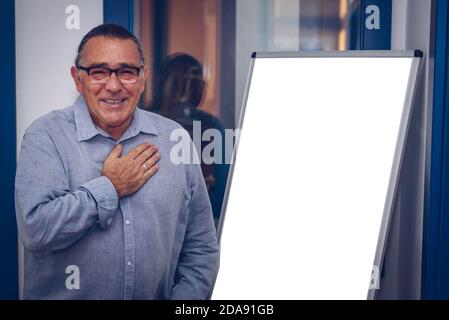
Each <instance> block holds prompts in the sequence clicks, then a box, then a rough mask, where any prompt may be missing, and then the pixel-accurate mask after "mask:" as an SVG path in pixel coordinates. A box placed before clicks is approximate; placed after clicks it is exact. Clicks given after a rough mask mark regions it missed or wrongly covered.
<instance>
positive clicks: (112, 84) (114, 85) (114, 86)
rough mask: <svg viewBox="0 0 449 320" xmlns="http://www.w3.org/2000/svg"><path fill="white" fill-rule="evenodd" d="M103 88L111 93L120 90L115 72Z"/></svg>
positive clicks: (120, 86)
mask: <svg viewBox="0 0 449 320" xmlns="http://www.w3.org/2000/svg"><path fill="white" fill-rule="evenodd" d="M104 87H105V89H106V90H108V91H111V92H117V91H120V89H121V88H122V83H121V82H120V80H119V78H118V77H117V74H116V73H115V72H112V73H111V76H110V77H109V79H108V81H107V82H106V84H105V86H104Z"/></svg>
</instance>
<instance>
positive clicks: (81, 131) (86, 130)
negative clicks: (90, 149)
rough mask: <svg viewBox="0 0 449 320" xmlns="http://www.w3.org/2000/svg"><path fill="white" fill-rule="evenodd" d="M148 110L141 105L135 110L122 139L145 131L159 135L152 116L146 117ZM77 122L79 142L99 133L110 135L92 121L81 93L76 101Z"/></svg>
mask: <svg viewBox="0 0 449 320" xmlns="http://www.w3.org/2000/svg"><path fill="white" fill-rule="evenodd" d="M145 112H146V111H143V110H141V109H140V108H139V107H137V108H136V110H135V111H134V117H133V120H132V122H131V125H130V126H129V128H128V129H127V130H126V131H125V132H124V133H123V135H122V137H120V139H119V140H120V141H123V140H126V139H129V138H132V137H134V136H136V135H137V134H139V132H144V133H148V134H153V135H157V134H158V132H157V129H156V127H155V126H154V124H153V121H152V119H151V118H150V117H145V116H144V113H145ZM74 114H75V124H76V133H77V135H78V142H81V141H86V140H89V139H91V138H93V137H95V136H96V135H98V134H101V135H103V136H106V137H110V136H109V135H108V134H107V133H105V132H104V131H103V130H101V129H100V128H97V126H96V125H95V124H94V122H93V121H92V117H91V116H90V113H89V109H88V108H87V105H86V101H85V99H84V97H83V95H80V96H79V97H78V98H77V99H76V101H75V109H74Z"/></svg>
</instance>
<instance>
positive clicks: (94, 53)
mask: <svg viewBox="0 0 449 320" xmlns="http://www.w3.org/2000/svg"><path fill="white" fill-rule="evenodd" d="M80 65H81V66H82V67H85V68H89V67H92V66H98V65H102V66H105V67H107V68H110V69H117V68H120V67H123V66H134V67H140V66H141V62H140V56H139V51H138V49H137V46H136V44H135V43H134V42H133V41H132V40H130V39H126V40H122V39H116V38H109V37H102V36H100V37H95V38H92V39H90V40H89V41H88V42H87V43H86V45H85V47H84V50H83V55H82V59H81V63H80ZM148 72H149V71H148V68H147V67H145V68H144V72H143V73H142V72H140V74H139V77H138V79H137V82H135V83H121V82H120V80H119V79H118V78H117V74H116V73H113V74H112V75H111V76H110V78H109V80H108V81H107V82H106V83H95V81H92V77H90V76H89V75H88V74H87V72H86V71H82V70H78V69H77V68H76V67H72V70H71V73H72V77H73V78H74V80H75V83H76V89H77V90H78V92H80V93H81V94H83V95H84V98H85V100H86V103H87V106H88V109H89V112H90V114H91V117H92V119H93V121H94V122H95V123H96V124H97V125H98V126H99V127H100V128H102V129H103V130H104V131H106V132H108V133H109V134H111V135H112V136H113V137H114V138H118V137H119V136H121V134H122V133H123V132H124V131H125V130H126V129H127V128H128V127H129V125H130V124H131V121H132V116H133V112H134V110H135V108H136V105H137V103H138V101H139V97H140V95H141V94H142V92H143V90H144V88H145V79H146V78H147V77H148Z"/></svg>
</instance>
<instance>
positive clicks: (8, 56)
mask: <svg viewBox="0 0 449 320" xmlns="http://www.w3.org/2000/svg"><path fill="white" fill-rule="evenodd" d="M14 29H15V28H14V0H3V1H2V7H1V10H0V43H1V44H2V45H1V46H0V61H1V63H0V75H1V76H0V96H1V97H2V103H1V104H0V108H1V116H0V137H1V141H2V147H1V148H0V168H1V175H0V176H1V178H0V203H1V205H0V254H1V257H0V299H17V298H18V262H17V227H16V218H15V211H14V176H15V172H16V88H15V83H16V79H15V72H16V70H15V35H14Z"/></svg>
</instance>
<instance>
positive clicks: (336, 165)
mask: <svg viewBox="0 0 449 320" xmlns="http://www.w3.org/2000/svg"><path fill="white" fill-rule="evenodd" d="M420 56H422V53H420V52H418V51H416V52H413V51H412V52H408V51H407V52H378V51H376V52H369V51H366V52H327V53H307V54H306V53H303V54H298V53H296V54H289V53H285V54H264V53H257V54H256V53H255V54H253V57H252V61H251V69H250V73H249V78H248V81H247V88H246V99H245V102H244V106H243V107H244V108H243V111H242V115H241V117H240V120H239V127H240V128H241V132H240V136H239V138H238V141H237V143H236V149H235V154H234V157H235V160H234V163H233V164H232V167H231V173H230V179H228V180H229V182H228V186H227V191H226V196H225V204H224V207H223V213H222V220H221V222H220V226H219V236H220V245H221V262H220V270H219V273H218V277H217V279H216V283H215V288H214V291H213V294H212V298H213V299H366V298H367V297H368V298H373V297H374V296H375V292H376V289H378V288H379V277H378V276H379V273H380V272H381V270H380V266H381V265H382V259H383V252H384V250H385V242H386V237H387V234H388V225H389V222H390V220H391V214H390V213H391V211H392V206H393V200H394V194H395V191H396V188H397V180H398V173H399V171H400V164H401V161H402V155H403V149H404V144H405V139H406V136H407V128H408V125H409V123H408V122H409V118H410V113H411V110H410V109H411V102H412V98H413V93H414V86H415V81H416V76H417V71H418V66H419V60H420V58H419V57H420Z"/></svg>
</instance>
